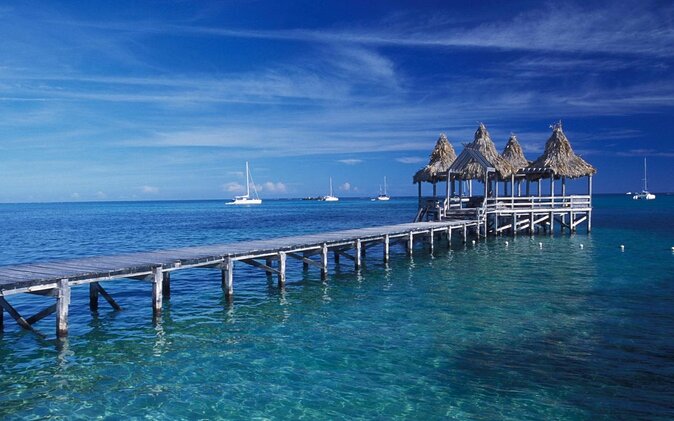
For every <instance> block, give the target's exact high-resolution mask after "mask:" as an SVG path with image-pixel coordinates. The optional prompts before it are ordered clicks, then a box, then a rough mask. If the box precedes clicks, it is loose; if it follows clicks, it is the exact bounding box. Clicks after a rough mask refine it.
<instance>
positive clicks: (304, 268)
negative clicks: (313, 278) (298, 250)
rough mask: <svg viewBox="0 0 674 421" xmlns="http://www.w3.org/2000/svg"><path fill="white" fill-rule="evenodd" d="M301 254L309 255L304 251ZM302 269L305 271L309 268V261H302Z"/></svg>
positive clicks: (305, 256)
mask: <svg viewBox="0 0 674 421" xmlns="http://www.w3.org/2000/svg"><path fill="white" fill-rule="evenodd" d="M302 256H304V258H307V257H309V256H308V254H307V252H306V251H305V252H304V253H302ZM302 270H303V271H305V272H306V271H308V270H309V263H307V262H304V261H303V262H302Z"/></svg>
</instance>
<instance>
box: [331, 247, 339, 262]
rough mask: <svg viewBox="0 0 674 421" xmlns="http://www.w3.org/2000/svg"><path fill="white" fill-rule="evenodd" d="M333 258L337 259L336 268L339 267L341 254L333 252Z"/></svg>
mask: <svg viewBox="0 0 674 421" xmlns="http://www.w3.org/2000/svg"><path fill="white" fill-rule="evenodd" d="M332 254H333V257H334V258H335V266H338V265H339V252H338V251H337V250H335V251H333V252H332Z"/></svg>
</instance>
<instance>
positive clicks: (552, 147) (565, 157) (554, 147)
mask: <svg viewBox="0 0 674 421" xmlns="http://www.w3.org/2000/svg"><path fill="white" fill-rule="evenodd" d="M539 169H545V170H547V171H548V172H552V174H553V175H554V177H555V178H561V177H567V178H579V177H586V176H589V175H592V174H594V173H596V172H597V169H596V168H594V167H593V166H592V165H590V164H588V163H587V162H585V160H583V158H581V157H579V156H578V155H576V154H575V153H574V152H573V149H572V148H571V143H570V142H569V139H567V138H566V135H565V134H564V132H563V131H562V122H561V121H560V122H559V123H557V124H555V125H553V127H552V135H551V136H550V138H549V139H548V141H547V142H546V143H545V152H543V155H541V156H540V157H538V159H537V160H535V161H534V162H532V163H531V165H529V167H528V168H526V172H527V173H534V172H539V171H537V170H539ZM541 172H542V171H541Z"/></svg>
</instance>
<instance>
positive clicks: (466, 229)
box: [463, 224, 468, 244]
mask: <svg viewBox="0 0 674 421" xmlns="http://www.w3.org/2000/svg"><path fill="white" fill-rule="evenodd" d="M467 242H468V226H467V225H466V224H463V244H466V243H467Z"/></svg>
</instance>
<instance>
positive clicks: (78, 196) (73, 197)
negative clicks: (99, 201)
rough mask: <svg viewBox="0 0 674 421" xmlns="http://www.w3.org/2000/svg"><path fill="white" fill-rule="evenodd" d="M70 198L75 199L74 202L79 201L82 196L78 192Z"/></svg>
mask: <svg viewBox="0 0 674 421" xmlns="http://www.w3.org/2000/svg"><path fill="white" fill-rule="evenodd" d="M70 198H71V199H73V200H79V199H80V194H79V193H77V192H76V193H72V194H71V195H70Z"/></svg>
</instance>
